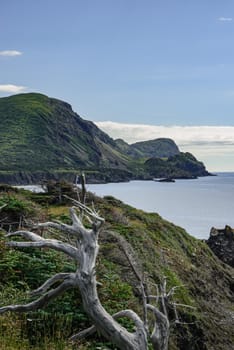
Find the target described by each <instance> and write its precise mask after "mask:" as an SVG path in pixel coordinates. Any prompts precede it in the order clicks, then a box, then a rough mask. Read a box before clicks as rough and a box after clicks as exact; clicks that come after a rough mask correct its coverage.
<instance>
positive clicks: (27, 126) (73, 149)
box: [0, 93, 127, 171]
mask: <svg viewBox="0 0 234 350" xmlns="http://www.w3.org/2000/svg"><path fill="white" fill-rule="evenodd" d="M0 122H1V129H0V153H1V159H0V169H1V170H30V171H35V170H50V169H77V168H79V167H83V168H84V167H95V166H97V165H98V166H105V165H108V166H109V167H111V166H113V167H116V166H117V165H118V166H119V167H125V165H126V161H127V158H126V157H124V156H123V155H121V154H120V153H119V152H118V151H117V150H115V149H114V141H113V140H112V139H111V138H110V137H108V136H107V135H106V134H105V133H103V132H102V131H100V130H99V129H98V128H97V127H96V126H95V125H94V124H93V123H91V122H88V121H85V120H83V119H82V118H80V117H79V116H78V115H77V114H76V113H74V112H73V111H72V109H71V106H70V105H68V104H67V103H65V102H62V101H59V100H56V99H51V98H48V97H47V96H44V95H41V94H36V93H31V94H20V95H15V96H11V97H7V98H1V99H0Z"/></svg>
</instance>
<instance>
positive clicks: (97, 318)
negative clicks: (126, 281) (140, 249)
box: [0, 199, 169, 350]
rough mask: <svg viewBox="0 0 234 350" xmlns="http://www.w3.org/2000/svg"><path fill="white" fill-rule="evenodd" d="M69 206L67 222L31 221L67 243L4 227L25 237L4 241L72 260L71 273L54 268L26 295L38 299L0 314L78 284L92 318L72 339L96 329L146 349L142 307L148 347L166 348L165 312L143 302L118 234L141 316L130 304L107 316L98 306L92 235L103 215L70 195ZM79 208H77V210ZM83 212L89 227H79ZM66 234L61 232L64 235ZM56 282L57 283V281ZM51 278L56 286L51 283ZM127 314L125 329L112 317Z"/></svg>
mask: <svg viewBox="0 0 234 350" xmlns="http://www.w3.org/2000/svg"><path fill="white" fill-rule="evenodd" d="M71 201H72V203H73V205H74V207H72V208H71V209H70V216H71V219H72V225H67V224H63V223H57V222H56V223H54V222H46V223H43V224H38V225H36V227H35V228H52V229H55V230H60V231H61V232H63V233H64V234H65V236H68V238H69V237H70V236H72V238H73V241H74V242H75V243H74V245H73V244H68V243H65V242H62V241H60V240H56V239H49V238H44V237H42V236H40V235H39V234H37V233H35V232H30V231H24V230H20V231H16V232H14V233H8V234H7V235H6V236H7V237H8V238H11V237H13V236H20V237H23V238H24V239H26V240H27V241H23V242H22V241H20V242H18V241H9V242H8V243H7V244H8V245H9V246H10V247H14V248H21V247H34V248H44V247H46V248H50V249H54V250H57V251H60V252H63V253H64V254H66V255H67V256H69V257H70V258H72V259H74V260H75V262H76V266H77V270H76V272H74V273H58V274H56V275H54V276H52V277H51V278H49V279H48V280H47V281H46V282H45V283H44V284H43V285H41V286H40V287H39V288H37V289H36V290H34V291H33V292H32V293H31V295H33V296H38V299H37V300H35V301H33V302H30V303H28V304H26V305H8V306H3V307H1V308H0V314H1V313H4V312H7V311H11V312H25V311H31V310H36V309H38V308H41V307H44V306H45V305H46V304H47V303H48V302H49V301H50V300H52V299H54V298H56V297H57V296H58V295H61V294H62V293H64V292H65V291H66V290H68V289H70V288H79V290H80V293H81V297H82V302H83V307H84V310H85V311H86V313H87V314H88V316H89V317H90V319H91V322H92V324H93V326H92V327H90V328H89V329H88V330H85V331H83V332H80V333H78V334H77V335H75V336H74V337H72V338H71V339H72V340H75V339H78V338H81V337H84V336H86V335H88V334H91V333H93V332H94V331H98V332H99V333H100V334H102V335H103V336H104V337H105V338H106V339H108V340H109V341H111V342H112V343H113V344H115V345H116V346H117V347H118V348H119V349H122V350H147V349H148V345H147V344H148V340H147V336H148V335H149V332H148V324H147V315H146V313H147V310H149V311H151V312H153V315H154V318H155V325H154V330H153V332H152V334H151V336H150V340H151V342H152V345H153V348H154V349H155V350H166V349H167V344H168V337H169V322H168V317H167V315H165V313H166V311H165V310H163V311H164V314H163V313H162V312H160V311H159V310H158V309H157V308H156V307H155V306H152V305H149V304H147V302H146V300H147V295H146V293H145V290H144V284H143V282H142V278H141V274H140V273H139V272H138V269H137V266H136V264H135V261H134V257H133V254H132V251H131V249H130V248H131V247H130V246H129V245H128V244H127V243H126V242H125V243H124V242H123V240H122V239H120V238H119V239H118V241H119V242H120V243H121V244H122V246H123V247H124V251H125V253H126V256H127V257H128V259H129V262H130V264H131V265H132V268H133V269H134V271H135V274H136V275H137V277H138V279H139V282H140V285H141V288H142V294H143V306H144V307H143V309H144V321H142V320H141V319H140V317H139V316H138V315H137V314H136V313H135V312H134V311H132V310H122V311H120V312H118V313H116V314H115V315H113V316H111V315H110V314H108V313H107V311H106V310H105V309H104V308H103V306H102V304H101V302H100V300H99V297H98V294H97V281H96V270H95V267H96V258H97V255H98V251H99V245H98V236H99V233H100V230H101V228H102V224H103V223H104V219H103V218H102V217H100V216H99V214H98V213H97V212H96V211H95V210H94V209H90V208H89V207H87V206H86V205H84V204H82V203H81V202H79V201H76V200H74V199H71ZM78 210H79V213H78ZM84 218H88V220H89V222H90V223H91V224H92V228H91V229H87V228H85V226H84V225H83V219H84ZM66 238H67V237H66ZM58 283H59V284H58ZM55 284H56V288H53V286H54V285H55ZM121 317H127V318H129V319H131V320H132V321H133V322H134V324H135V330H134V332H132V333H131V332H129V331H127V330H126V329H125V328H124V327H123V326H121V325H120V324H119V323H118V321H117V319H118V318H121Z"/></svg>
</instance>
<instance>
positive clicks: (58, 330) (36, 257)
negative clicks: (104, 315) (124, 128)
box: [0, 186, 234, 350]
mask: <svg viewBox="0 0 234 350" xmlns="http://www.w3.org/2000/svg"><path fill="white" fill-rule="evenodd" d="M54 188H56V186H55V187H54ZM54 188H52V190H51V193H47V194H33V193H28V192H27V191H19V190H18V191H17V190H15V189H10V188H9V187H2V188H1V191H2V192H1V194H0V201H1V204H2V203H7V206H6V207H4V208H3V209H2V211H1V212H0V220H1V223H2V224H3V227H4V223H5V221H6V220H7V221H9V222H8V225H9V223H10V221H11V220H14V225H15V226H14V227H16V228H17V227H18V226H19V225H21V226H22V225H26V223H31V222H38V221H44V220H47V219H49V220H51V219H54V220H63V221H64V222H68V220H69V218H68V203H65V202H60V201H59V196H57V193H56V191H55V190H54ZM65 188H66V186H65ZM43 196H45V198H46V200H44V201H43V199H42V198H43ZM49 197H51V198H49ZM87 201H88V203H91V202H94V205H95V207H96V208H97V209H98V210H99V211H100V212H101V215H102V216H103V217H105V218H106V224H105V227H104V230H103V232H102V234H101V237H100V242H99V243H100V254H99V257H98V261H97V278H98V281H99V282H101V284H100V286H99V287H98V292H99V295H100V299H101V300H102V303H103V305H104V306H105V307H106V309H107V310H108V311H109V312H110V313H113V312H116V311H118V310H121V309H123V308H132V309H133V310H135V311H137V312H138V313H139V314H141V313H142V308H141V298H140V295H139V285H138V284H139V282H138V280H137V279H136V276H135V274H134V273H133V271H132V268H131V266H130V265H129V262H128V260H127V258H126V256H125V254H124V252H123V250H122V249H121V247H120V246H119V245H118V244H117V242H116V241H115V239H114V237H112V236H111V235H108V232H109V231H115V232H118V233H120V234H121V235H123V236H124V237H125V238H126V239H127V240H128V242H129V243H131V246H132V247H133V248H134V251H135V254H136V257H137V259H138V260H139V261H138V262H139V265H140V266H142V271H144V272H145V273H146V275H147V276H148V285H149V288H150V289H152V293H155V289H154V284H155V283H156V284H157V283H159V282H160V280H161V279H162V278H163V276H165V277H166V278H167V284H168V288H171V287H174V286H177V287H178V288H177V289H176V291H175V297H174V300H175V301H176V302H177V303H179V304H186V305H190V306H193V307H195V309H189V308H184V307H178V313H179V317H180V319H181V321H182V322H185V324H183V323H182V324H176V323H174V322H173V320H174V316H173V313H172V314H171V322H172V323H171V337H170V349H171V350H179V349H181V350H182V349H190V350H210V349H212V348H213V344H215V349H216V350H221V349H222V350H229V349H231V346H232V344H233V342H234V335H233V320H232V317H231V315H232V314H233V269H231V268H229V267H228V266H225V265H224V264H223V263H221V262H220V261H219V260H218V259H217V258H216V257H215V256H214V255H213V254H212V252H211V251H210V249H209V247H208V246H207V244H206V243H205V242H202V241H199V240H197V239H195V238H193V237H191V236H189V235H188V234H187V233H186V232H185V231H184V230H183V229H182V228H179V227H177V226H175V225H173V224H171V223H169V222H167V221H165V220H163V219H162V218H161V217H160V216H159V215H157V214H154V213H145V212H143V211H141V210H136V209H134V208H132V207H130V206H128V205H125V204H124V203H122V202H121V201H119V200H116V199H115V198H113V197H111V196H108V197H105V198H104V199H101V198H98V197H95V196H94V195H92V194H88V197H87ZM38 203H41V205H39V204H38ZM48 203H51V204H48ZM22 216H23V218H24V221H22ZM6 217H7V218H8V219H6ZM5 229H7V231H8V226H5ZM43 234H46V232H44V233H43ZM50 235H51V233H50ZM56 235H57V236H58V237H59V235H60V233H59V232H56ZM74 268H75V267H74V266H73V264H72V262H71V261H70V260H69V259H67V258H64V255H62V254H61V253H58V252H54V251H49V250H47V249H39V250H34V249H32V248H30V249H26V248H24V249H20V250H17V249H15V250H13V249H9V247H7V245H5V239H4V235H3V232H2V233H1V236H0V275H1V281H0V297H1V304H2V305H6V304H8V303H16V302H17V303H19V302H24V301H25V300H26V299H30V297H29V296H28V295H27V294H25V292H27V291H29V290H31V289H33V288H36V287H37V286H39V285H40V284H41V283H42V282H43V281H45V280H46V278H48V277H49V276H51V275H52V274H54V273H57V272H61V271H63V272H66V271H74ZM61 310H62V311H61ZM123 322H124V325H125V326H127V327H130V328H131V327H132V324H131V323H130V322H128V321H126V320H123ZM88 326H89V320H88V319H87V317H86V315H85V314H84V312H83V310H82V305H81V301H80V296H79V291H76V290H74V291H70V292H67V293H66V294H65V295H64V296H63V297H61V298H59V299H58V300H57V301H55V302H53V303H51V304H49V305H48V306H47V307H46V308H45V309H43V310H40V311H38V312H33V313H28V314H27V315H17V314H5V315H2V316H0V339H1V342H0V349H1V350H7V349H9V350H16V349H17V350H18V349H31V348H33V349H66V350H71V349H72V348H73V347H72V345H71V344H70V343H69V342H68V338H69V336H70V335H71V334H73V333H75V332H76V331H79V330H82V329H84V328H86V327H88ZM38 339H40V341H38ZM78 347H79V349H83V350H91V349H114V347H112V346H111V344H107V343H106V342H105V341H104V339H102V338H99V336H98V335H95V336H93V337H91V338H89V339H87V340H86V341H83V342H80V343H79V344H78Z"/></svg>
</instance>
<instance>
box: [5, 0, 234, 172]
mask: <svg viewBox="0 0 234 350" xmlns="http://www.w3.org/2000/svg"><path fill="white" fill-rule="evenodd" d="M0 4H1V12H0V28H1V30H0V69H1V76H0V97H4V96H8V95H10V94H13V93H18V92H29V91H37V92H41V93H44V94H46V95H49V96H51V97H56V98H60V99H63V100H65V101H67V102H69V103H71V104H72V106H73V109H74V110H75V111H76V112H78V113H79V114H80V115H81V116H83V117H85V118H86V119H90V120H93V121H95V122H105V121H112V122H116V123H120V124H121V125H122V124H123V123H127V124H137V125H139V124H145V125H148V126H149V128H150V126H151V125H154V126H155V125H159V126H160V125H164V126H170V127H172V126H190V127H192V126H201V127H202V126H234V118H233V110H234V45H233V38H234V2H233V0H223V1H221V0H203V1H202V0H196V1H195V0H159V1H157V0H154V1H153V0H144V1H143V0H135V1H134V0H92V1H91V0H83V1H81V0H66V1H65V0H38V1H32V0H8V1H4V0H0ZM112 126H113V125H112ZM106 127H107V126H106ZM123 128H124V125H123ZM112 129H113V127H112ZM212 130H213V129H212V128H211V129H210V132H212ZM222 130H223V129H220V132H221V131H222ZM106 131H108V130H107V129H106ZM206 131H207V130H206ZM129 132H130V133H131V132H132V131H131V130H130V131H129ZM114 135H115V134H113V136H114ZM215 135H217V132H216V134H215ZM225 135H226V134H225ZM120 136H121V135H120ZM172 136H173V135H172ZM152 137H154V135H152ZM233 138H234V136H233ZM222 139H223V138H222ZM225 142H226V143H225ZM232 142H233V143H234V140H232V139H230V136H229V138H228V140H226V139H225V140H224V141H223V143H222V144H223V146H224V148H225V145H227V144H228V147H229V155H228V156H227V154H225V159H226V158H228V162H227V161H225V162H226V164H227V165H226V167H225V164H223V160H222V161H221V160H220V164H221V163H222V167H221V169H217V170H222V169H223V170H232V169H233V170H234V155H233V157H232V153H233V154H234V152H232V150H234V149H232V148H231V151H230V147H234V146H232ZM222 144H220V145H222ZM203 146H204V147H205V143H204V145H203ZM224 148H223V150H224V151H225V149H224ZM195 155H197V156H199V151H198V153H196V154H195ZM223 159H224V158H223ZM230 164H233V166H230ZM215 167H216V168H217V166H216V165H214V164H213V165H211V168H212V170H213V168H215Z"/></svg>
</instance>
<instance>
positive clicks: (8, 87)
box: [0, 84, 27, 93]
mask: <svg viewBox="0 0 234 350" xmlns="http://www.w3.org/2000/svg"><path fill="white" fill-rule="evenodd" d="M26 90H27V88H26V86H19V85H13V84H2V85H0V92H10V93H19V92H24V91H26Z"/></svg>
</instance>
